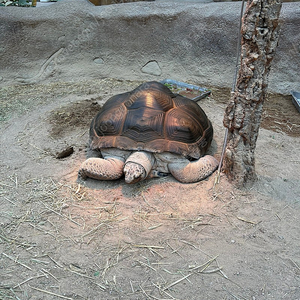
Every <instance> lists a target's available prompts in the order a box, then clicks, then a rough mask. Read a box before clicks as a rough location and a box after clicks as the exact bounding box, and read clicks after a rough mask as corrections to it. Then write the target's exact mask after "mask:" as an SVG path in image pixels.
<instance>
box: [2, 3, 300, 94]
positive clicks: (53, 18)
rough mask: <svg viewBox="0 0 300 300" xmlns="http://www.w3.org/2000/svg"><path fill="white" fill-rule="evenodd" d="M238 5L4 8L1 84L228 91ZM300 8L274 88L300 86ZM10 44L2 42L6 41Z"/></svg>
mask: <svg viewBox="0 0 300 300" xmlns="http://www.w3.org/2000/svg"><path fill="white" fill-rule="evenodd" d="M240 6H241V3H240V2H220V3H213V2H212V3H188V2H186V1H184V2H177V3H176V4H174V3H173V2H160V1H158V2H156V1H155V2H147V1H143V2H136V3H126V4H118V5H105V6H94V5H93V4H92V3H90V2H89V1H87V0H61V1H59V2H57V3H55V4H53V5H50V6H47V7H40V8H39V7H37V8H16V7H1V8H0V40H1V41H2V43H1V47H0V54H1V60H0V70H1V74H0V79H2V80H1V81H0V85H8V84H13V83H36V82H42V81H57V80H63V81H70V80H72V81H79V80H82V79H91V78H99V77H115V78H119V79H132V80H136V79H140V80H145V81H146V80H147V81H148V80H153V79H154V80H161V79H164V78H172V79H177V80H181V81H191V82H194V83H198V84H201V85H218V86H228V87H230V86H231V84H232V78H233V74H234V69H235V56H236V42H237V32H238V25H239V14H240ZM299 11H300V8H299V3H286V4H284V5H283V9H282V15H281V19H282V21H283V24H282V32H281V37H280V40H279V46H278V48H277V52H276V55H275V58H274V61H273V65H272V68H271V73H270V77H269V83H270V84H269V90H272V91H275V92H281V93H289V91H290V90H291V89H297V88H298V87H299V76H298V73H299V69H300V59H299V58H300V57H299V56H300V49H299V40H300V33H299V30H298V29H299V27H300V19H299V18H297V15H298V14H299ZM3 41H4V42H3Z"/></svg>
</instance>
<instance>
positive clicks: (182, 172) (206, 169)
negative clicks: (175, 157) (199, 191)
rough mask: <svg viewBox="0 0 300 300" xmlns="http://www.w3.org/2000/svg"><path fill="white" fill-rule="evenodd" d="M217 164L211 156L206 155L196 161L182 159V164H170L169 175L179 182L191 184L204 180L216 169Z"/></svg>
mask: <svg viewBox="0 0 300 300" xmlns="http://www.w3.org/2000/svg"><path fill="white" fill-rule="evenodd" d="M218 165H219V162H218V161H217V160H216V159H215V158H214V157H213V156H211V155H206V156H203V157H201V158H199V159H198V160H196V161H189V160H188V159H183V160H182V162H175V163H170V164H169V165H168V167H169V171H170V173H171V174H172V175H173V176H174V177H175V178H176V179H177V180H178V181H180V182H183V183H192V182H197V181H200V180H202V179H205V178H206V177H208V176H209V175H211V174H212V173H213V172H214V171H215V170H216V169H217V167H218Z"/></svg>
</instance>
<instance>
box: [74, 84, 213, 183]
mask: <svg viewBox="0 0 300 300" xmlns="http://www.w3.org/2000/svg"><path fill="white" fill-rule="evenodd" d="M212 138H213V128H212V124H211V122H210V121H209V120H208V118H207V116H206V114H205V113H204V111H203V110H202V109H201V108H200V106H199V105H198V104H197V103H195V102H194V101H192V100H190V99H188V98H186V97H183V96H181V95H179V94H174V93H172V92H171V91H170V90H169V89H168V88H167V87H166V86H165V85H163V84H161V83H159V82H156V81H152V82H146V83H143V84H142V85H140V86H139V87H137V88H136V89H134V90H133V91H131V92H127V93H123V94H120V95H116V96H113V97H112V98H110V99H109V100H108V101H107V102H106V103H105V104H104V106H103V107H102V109H101V110H100V111H99V113H98V114H97V115H96V116H95V118H94V119H93V121H92V123H91V126H90V148H91V149H93V150H99V151H100V152H101V156H102V158H101V157H91V158H88V159H87V160H86V161H84V162H83V163H82V165H81V167H80V170H79V175H80V176H81V177H82V178H83V179H86V178H87V177H90V178H94V179H99V180H114V179H118V178H121V177H122V175H123V174H124V175H125V181H126V182H127V183H135V182H138V181H141V180H143V179H146V178H151V177H161V176H166V175H167V174H169V173H171V174H172V175H173V176H174V177H175V178H176V179H177V180H178V181H180V182H185V183H189V182H197V181H200V180H202V179H204V178H206V177H207V176H209V175H210V174H211V173H213V172H214V171H215V170H216V168H217V166H218V161H217V160H216V159H215V158H214V157H213V156H211V155H205V153H206V151H207V149H208V147H209V146H210V144H211V141H212Z"/></svg>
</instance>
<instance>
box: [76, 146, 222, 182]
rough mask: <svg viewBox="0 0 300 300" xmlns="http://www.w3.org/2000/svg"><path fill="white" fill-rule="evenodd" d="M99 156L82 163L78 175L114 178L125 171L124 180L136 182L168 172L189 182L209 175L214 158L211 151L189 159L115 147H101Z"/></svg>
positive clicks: (176, 155)
mask: <svg viewBox="0 0 300 300" xmlns="http://www.w3.org/2000/svg"><path fill="white" fill-rule="evenodd" d="M101 154H102V157H103V158H98V157H92V158H88V159H87V160H86V161H85V162H83V163H82V165H81V168H80V170H79V174H80V176H81V177H82V178H83V179H85V178H87V177H90V178H94V179H99V180H115V179H119V178H120V177H122V176H123V174H124V175H125V181H126V183H136V182H138V181H141V180H144V179H146V178H151V177H162V176H166V175H167V174H169V173H171V174H172V175H173V176H174V177H175V178H176V179H177V180H178V181H180V182H183V183H192V182H197V181H200V180H202V179H204V178H206V177H207V176H209V175H211V174H212V173H213V172H214V171H215V170H216V169H217V167H218V161H217V160H216V159H215V158H214V157H213V156H211V155H205V156H203V157H201V158H200V159H198V160H195V161H189V160H188V159H186V158H185V157H183V156H181V155H178V154H173V153H169V152H163V153H150V152H146V151H128V150H120V149H116V148H109V149H101Z"/></svg>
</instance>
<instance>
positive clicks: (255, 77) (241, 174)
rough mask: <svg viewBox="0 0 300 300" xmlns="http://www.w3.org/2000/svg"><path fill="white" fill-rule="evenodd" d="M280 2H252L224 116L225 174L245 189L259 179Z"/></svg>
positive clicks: (249, 4)
mask: <svg viewBox="0 0 300 300" xmlns="http://www.w3.org/2000/svg"><path fill="white" fill-rule="evenodd" d="M281 5H282V3H281V1H280V0H248V2H247V6H246V10H245V13H244V16H243V20H242V28H241V36H242V38H241V64H240V70H239V73H238V78H237V83H236V88H235V91H234V92H233V93H232V96H231V99H230V102H229V104H228V106H227V108H226V111H225V115H224V126H225V127H227V128H228V139H227V146H226V151H225V157H224V171H225V173H226V174H227V175H228V177H229V179H231V180H233V181H235V182H236V184H237V185H238V186H239V187H241V186H245V185H251V184H253V182H254V181H255V180H256V178H257V177H256V173H255V158H254V151H255V147H256V140H257V137H258V131H259V126H260V122H261V115H262V110H263V104H264V100H265V97H266V89H267V85H268V75H269V72H270V64H271V61H272V59H273V57H274V54H275V49H276V46H277V43H278V38H279V23H278V18H279V14H280V10H281Z"/></svg>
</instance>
